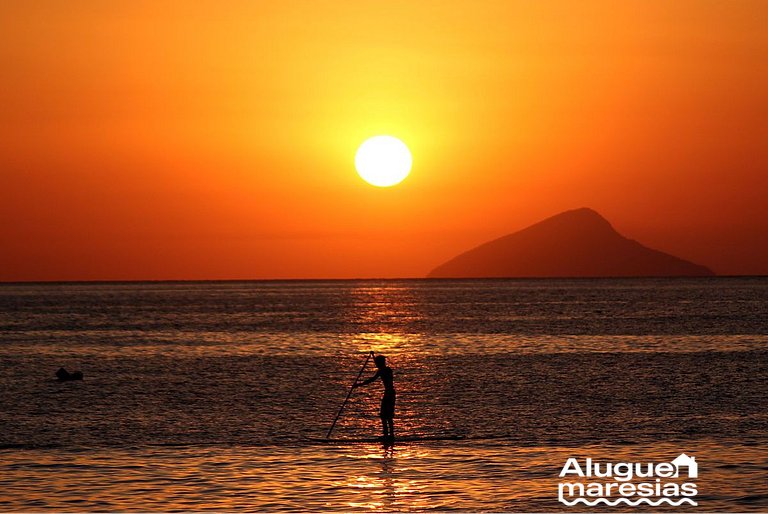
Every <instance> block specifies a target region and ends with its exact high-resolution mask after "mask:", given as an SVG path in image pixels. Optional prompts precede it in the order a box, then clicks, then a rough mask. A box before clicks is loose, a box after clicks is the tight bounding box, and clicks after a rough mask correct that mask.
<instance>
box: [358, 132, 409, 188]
mask: <svg viewBox="0 0 768 514" xmlns="http://www.w3.org/2000/svg"><path fill="white" fill-rule="evenodd" d="M412 164H413V159H412V158H411V152H410V150H408V147H407V146H405V143H403V142H402V141H400V140H399V139H397V138H396V137H392V136H374V137H372V138H370V139H366V140H365V141H364V142H363V144H361V145H360V148H358V149H357V153H356V154H355V168H357V173H358V174H359V175H360V176H361V177H362V178H363V180H365V181H366V182H368V183H369V184H371V185H374V186H378V187H389V186H394V185H395V184H399V183H400V182H402V181H403V180H404V179H405V177H407V176H408V174H409V173H410V172H411V165H412Z"/></svg>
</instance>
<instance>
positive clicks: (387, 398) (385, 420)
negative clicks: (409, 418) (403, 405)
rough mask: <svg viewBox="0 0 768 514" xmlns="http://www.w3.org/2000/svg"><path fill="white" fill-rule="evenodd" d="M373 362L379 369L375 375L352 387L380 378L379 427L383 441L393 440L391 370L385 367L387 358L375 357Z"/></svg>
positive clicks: (393, 395) (393, 421)
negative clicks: (382, 392)
mask: <svg viewBox="0 0 768 514" xmlns="http://www.w3.org/2000/svg"><path fill="white" fill-rule="evenodd" d="M373 362H375V363H376V367H377V368H379V369H378V371H376V374H375V375H373V376H372V377H371V378H369V379H367V380H363V381H362V382H358V383H355V384H354V386H353V387H360V386H364V385H368V384H370V383H371V382H373V381H375V380H376V379H377V378H379V377H381V382H382V383H383V384H384V396H382V397H381V410H380V411H379V416H380V417H381V427H382V429H383V430H384V439H394V438H395V420H394V418H395V384H394V377H393V373H392V368H390V367H389V366H387V358H386V357H384V356H383V355H377V356H376V357H374V358H373Z"/></svg>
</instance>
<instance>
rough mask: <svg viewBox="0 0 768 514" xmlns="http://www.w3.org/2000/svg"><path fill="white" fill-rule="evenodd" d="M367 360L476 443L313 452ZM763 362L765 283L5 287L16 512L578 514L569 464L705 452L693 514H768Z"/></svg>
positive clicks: (403, 409)
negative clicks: (567, 485)
mask: <svg viewBox="0 0 768 514" xmlns="http://www.w3.org/2000/svg"><path fill="white" fill-rule="evenodd" d="M369 350H374V351H376V352H377V353H383V354H385V355H386V356H387V357H388V358H389V360H390V365H391V366H392V367H393V368H394V369H395V385H396V387H397V391H398V400H397V401H398V403H397V418H396V425H397V429H398V431H399V433H400V434H402V435H409V434H411V435H428V436H435V435H447V436H454V435H462V436H465V439H463V440H460V441H446V442H441V441H434V442H422V443H418V444H407V443H401V444H396V445H395V446H394V447H393V448H383V447H382V446H381V445H377V444H356V445H351V444H320V443H316V442H313V441H312V440H311V439H310V438H312V437H322V436H324V434H325V432H326V431H327V429H328V427H329V425H330V423H331V421H332V420H333V418H334V416H335V414H336V411H337V409H338V408H339V405H340V404H341V402H342V400H343V399H344V397H345V395H346V393H347V389H348V387H349V384H350V383H351V382H352V380H353V379H354V377H355V376H356V374H357V372H358V371H359V369H360V366H361V365H362V363H363V360H364V358H365V355H366V353H367V352H368V351H369ZM766 356H768V279H766V278H743V279H742V278H739V279H736V278H709V279H634V280H630V279H627V280H457V281H427V280H380V281H374V280H365V281H295V282H206V283H190V282H186V283H131V284H125V283H122V284H106V283H105V284H26V285H14V284H5V285H0V365H2V373H0V510H41V509H45V508H50V509H55V510H58V511H62V510H65V511H84V510H87V511H106V510H120V511H126V510H135V511H146V510H163V511H168V510H196V511H197V510H205V509H220V510H232V509H248V510H292V511H296V510H315V511H317V510H339V511H350V510H355V511H359V510H364V511H368V510H371V511H388V510H397V511H402V510H423V509H436V510H485V511H489V510H490V511H510V510H514V511H521V510H524V511H531V510H533V511H551V510H566V509H567V508H566V507H565V506H563V505H561V504H560V503H558V501H557V482H558V480H559V479H558V473H559V471H560V469H561V468H562V466H563V464H564V462H565V460H566V459H567V458H568V457H584V458H586V457H592V458H593V459H601V458H602V459H606V460H620V459H624V460H630V461H642V462H649V461H650V462H663V461H669V460H671V459H673V458H674V457H676V456H677V455H679V454H680V453H681V452H686V453H688V454H693V455H695V456H696V459H697V461H698V462H699V476H700V478H699V480H698V481H697V484H698V488H699V491H700V493H699V496H698V502H699V507H698V508H696V509H694V510H702V511H707V510H709V511H724V510H725V511H767V510H768V491H766V489H767V487H768V486H766V484H768V394H767V393H768V373H767V371H768V366H767V364H768V362H767V360H766ZM60 366H64V367H65V368H67V369H69V370H75V369H80V370H82V371H83V372H84V374H85V380H83V381H82V382H66V383H60V382H57V381H55V380H54V377H53V374H54V372H55V371H56V370H57V369H58V368H59V367H60ZM371 373H372V372H370V373H369V374H371ZM380 395H381V386H380V385H379V384H373V385H371V386H369V387H368V388H365V389H358V390H356V391H355V393H354V394H353V395H352V398H351V400H350V403H349V404H348V406H347V409H346V410H345V412H344V415H343V416H342V418H341V420H340V422H339V424H338V425H337V427H336V429H335V432H334V437H366V436H375V435H377V434H378V431H379V430H380V428H379V421H378V418H377V412H378V401H379V397H380ZM567 510H579V508H576V507H574V508H570V509H567ZM613 510H615V508H614V509H613ZM652 510H659V508H653V509H652ZM684 510H688V509H684Z"/></svg>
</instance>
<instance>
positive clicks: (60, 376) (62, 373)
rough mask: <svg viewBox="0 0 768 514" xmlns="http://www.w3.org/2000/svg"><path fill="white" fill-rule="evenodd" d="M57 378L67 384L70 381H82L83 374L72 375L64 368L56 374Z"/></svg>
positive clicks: (79, 372) (75, 372)
mask: <svg viewBox="0 0 768 514" xmlns="http://www.w3.org/2000/svg"><path fill="white" fill-rule="evenodd" d="M56 378H57V379H59V382H66V381H68V380H82V379H83V372H82V371H74V372H72V373H70V372H69V371H67V370H66V369H64V368H59V371H57V372H56Z"/></svg>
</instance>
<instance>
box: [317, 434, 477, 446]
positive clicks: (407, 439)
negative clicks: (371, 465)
mask: <svg viewBox="0 0 768 514" xmlns="http://www.w3.org/2000/svg"><path fill="white" fill-rule="evenodd" d="M304 437H305V438H306V439H308V440H309V441H313V442H316V443H331V444H354V443H382V444H393V443H418V442H421V441H459V440H461V439H466V436H463V435H406V436H397V437H395V438H394V440H393V439H382V438H381V437H358V438H356V437H337V438H333V437H332V438H330V439H328V438H325V437H309V436H304Z"/></svg>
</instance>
